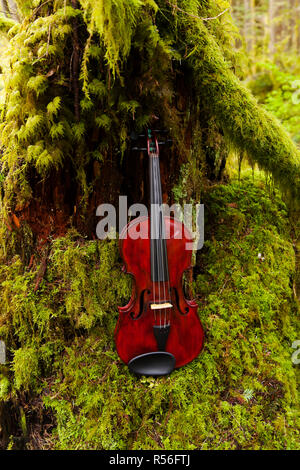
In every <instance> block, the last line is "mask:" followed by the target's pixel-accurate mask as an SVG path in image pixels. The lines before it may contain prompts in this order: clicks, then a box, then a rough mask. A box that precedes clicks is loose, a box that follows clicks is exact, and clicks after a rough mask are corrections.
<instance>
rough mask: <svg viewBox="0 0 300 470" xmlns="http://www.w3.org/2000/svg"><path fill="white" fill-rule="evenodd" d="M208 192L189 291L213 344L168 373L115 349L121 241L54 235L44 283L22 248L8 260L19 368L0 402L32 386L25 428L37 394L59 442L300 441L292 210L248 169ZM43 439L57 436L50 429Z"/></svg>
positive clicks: (6, 316) (5, 310) (11, 330)
mask: <svg viewBox="0 0 300 470" xmlns="http://www.w3.org/2000/svg"><path fill="white" fill-rule="evenodd" d="M177 189H178V188H177ZM178 190H179V189H178ZM177 192H178V191H177ZM203 197H204V203H205V207H206V217H207V222H206V238H207V240H206V242H205V245H204V248H203V250H202V251H201V252H200V253H199V254H198V255H197V264H196V266H195V268H194V272H195V281H194V284H193V289H194V293H195V296H196V298H197V300H198V302H199V314H200V318H201V321H202V323H203V326H204V328H205V335H206V342H205V347H204V350H203V351H202V353H201V354H200V355H199V357H198V358H197V359H195V360H194V361H193V362H192V363H190V364H188V365H187V366H186V367H184V368H182V369H179V370H176V371H174V372H173V373H172V374H171V376H169V377H161V378H157V379H154V378H151V377H150V378H145V377H142V378H137V377H134V376H133V375H131V374H130V373H129V371H128V369H127V367H126V366H125V365H124V364H123V363H122V362H121V361H120V359H119V357H118V355H117V354H116V351H115V347H114V342H113V331H114V327H115V324H116V320H117V305H122V304H125V303H126V302H127V301H128V299H129V296H130V281H129V279H128V277H129V276H126V275H123V274H121V270H120V268H121V264H120V260H119V257H118V249H117V244H116V242H115V241H114V240H109V241H101V242H100V241H87V240H85V239H83V238H81V237H80V236H79V235H78V234H77V233H76V232H75V231H71V232H70V233H69V234H68V236H67V237H64V238H59V239H56V240H55V241H54V242H53V244H52V247H51V250H50V254H49V260H48V268H47V271H46V274H45V276H44V279H43V280H42V281H41V283H40V287H39V289H38V290H37V291H36V292H34V285H35V272H30V271H27V270H25V271H24V270H23V269H22V264H21V263H20V261H19V259H18V258H15V259H14V260H13V262H12V263H11V265H10V266H3V265H2V267H1V270H2V271H1V273H2V274H1V283H2V288H1V296H0V298H1V310H0V319H1V324H2V326H1V339H4V340H5V341H6V344H7V348H8V356H9V357H10V358H11V359H10V360H11V367H8V365H7V366H3V368H4V369H3V374H4V377H5V379H4V382H3V378H2V379H1V397H2V398H1V399H2V401H3V402H4V403H5V402H6V400H9V399H14V400H17V399H18V394H19V393H21V392H22V391H23V390H27V393H28V400H29V411H26V408H24V412H25V415H24V419H23V421H24V420H25V421H24V422H25V423H26V422H27V428H28V426H29V423H30V417H29V415H28V413H29V412H30V407H31V406H32V405H30V403H31V402H30V400H33V399H34V397H38V399H39V400H40V401H42V402H43V403H44V406H45V407H46V409H47V410H48V411H47V413H48V415H49V413H50V414H51V416H52V423H53V424H52V426H53V427H52V431H51V447H52V448H57V449H296V448H299V421H298V420H299V416H298V412H297V400H298V399H299V397H298V391H297V375H298V376H299V370H298V369H297V366H296V365H293V364H292V361H291V355H292V353H293V352H294V350H293V349H292V347H291V346H292V342H293V341H294V340H296V339H298V338H299V326H298V325H299V312H298V310H297V304H296V301H295V298H294V294H293V288H292V284H293V278H294V275H295V254H294V251H293V246H292V242H291V238H290V235H289V220H288V216H287V210H286V207H285V205H284V203H283V202H282V200H281V198H280V196H279V194H278V193H277V192H275V193H274V194H271V195H270V194H269V192H268V191H267V190H266V187H265V185H264V183H263V181H261V180H257V181H256V180H255V181H253V180H252V179H247V178H246V179H242V180H241V182H239V181H236V182H235V181H233V182H232V183H230V184H228V185H217V186H214V187H212V188H211V189H210V190H209V191H208V192H207V193H206V194H205V195H204V196H203ZM259 253H261V256H260V257H259ZM262 258H264V259H262ZM38 268H39V267H38V266H37V268H36V272H37V271H38ZM8 380H9V383H8ZM13 397H14V398H13ZM30 397H31V398H30ZM39 416H41V415H39ZM41 419H42V418H41V417H39V420H41ZM23 427H24V426H23ZM28 429H29V431H28V437H27V442H28V444H27V445H28V446H30V445H31V444H30V442H31V437H30V427H29V428H28ZM20 432H21V431H20ZM23 434H24V433H23ZM40 442H41V444H40V445H41V446H42V447H43V446H45V447H47V446H49V436H48V437H47V440H45V443H44V444H43V436H41V440H40Z"/></svg>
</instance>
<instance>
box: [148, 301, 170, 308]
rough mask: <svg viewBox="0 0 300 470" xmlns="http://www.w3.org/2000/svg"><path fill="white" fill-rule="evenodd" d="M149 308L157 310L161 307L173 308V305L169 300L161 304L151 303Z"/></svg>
mask: <svg viewBox="0 0 300 470" xmlns="http://www.w3.org/2000/svg"><path fill="white" fill-rule="evenodd" d="M150 308H151V310H159V309H161V308H173V305H172V304H170V302H165V303H163V304H151V305H150Z"/></svg>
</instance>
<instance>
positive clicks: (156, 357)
mask: <svg viewBox="0 0 300 470" xmlns="http://www.w3.org/2000/svg"><path fill="white" fill-rule="evenodd" d="M128 367H129V370H130V371H131V372H134V373H135V374H138V375H153V376H158V375H167V374H170V373H171V372H172V370H173V369H174V367H175V357H174V356H173V354H171V353H168V352H165V351H155V352H150V353H146V354H141V355H140V356H136V357H133V358H132V359H131V360H130V361H129V362H128Z"/></svg>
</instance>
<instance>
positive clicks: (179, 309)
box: [170, 287, 190, 315]
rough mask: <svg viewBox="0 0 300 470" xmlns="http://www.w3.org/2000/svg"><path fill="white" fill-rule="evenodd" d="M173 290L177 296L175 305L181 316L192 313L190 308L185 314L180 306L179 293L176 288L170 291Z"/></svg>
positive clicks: (187, 308)
mask: <svg viewBox="0 0 300 470" xmlns="http://www.w3.org/2000/svg"><path fill="white" fill-rule="evenodd" d="M172 290H173V292H174V294H175V304H176V306H177V308H178V311H179V313H181V315H187V314H188V313H189V311H190V309H189V307H185V309H184V312H183V311H182V310H181V308H180V305H179V295H178V291H177V289H176V287H171V288H170V291H172Z"/></svg>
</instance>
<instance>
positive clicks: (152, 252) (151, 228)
mask: <svg viewBox="0 0 300 470" xmlns="http://www.w3.org/2000/svg"><path fill="white" fill-rule="evenodd" d="M149 163H150V191H151V193H152V194H151V197H150V199H151V200H150V204H151V206H150V252H151V268H152V269H153V273H152V277H153V281H152V283H153V299H154V303H156V292H155V268H156V267H155V253H154V243H155V242H154V241H153V239H154V234H155V227H154V223H155V214H154V213H153V206H152V202H153V199H154V181H153V158H152V157H150V158H149ZM153 314H154V324H155V325H156V311H155V309H154V310H153Z"/></svg>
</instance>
